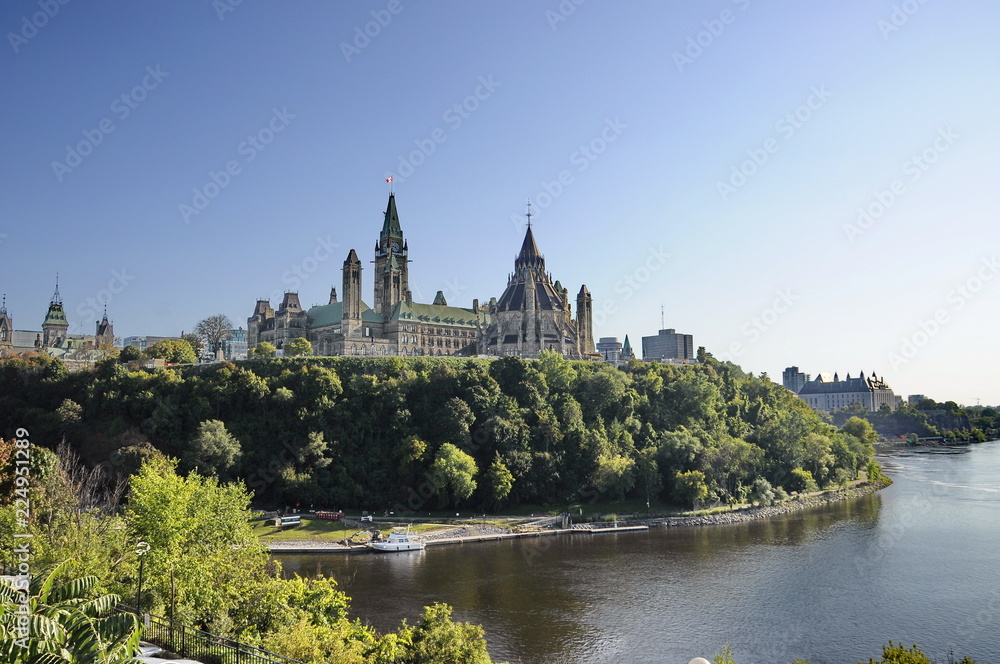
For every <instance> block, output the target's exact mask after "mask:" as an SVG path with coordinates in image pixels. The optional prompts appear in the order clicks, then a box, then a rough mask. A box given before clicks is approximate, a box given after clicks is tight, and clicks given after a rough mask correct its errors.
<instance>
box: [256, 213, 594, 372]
mask: <svg viewBox="0 0 1000 664" xmlns="http://www.w3.org/2000/svg"><path fill="white" fill-rule="evenodd" d="M528 222H529V223H528V229H527V231H526V232H525V235H524V241H523V243H522V244H521V251H520V253H519V254H518V256H517V258H516V259H515V261H514V271H513V272H512V273H511V274H510V275H509V277H508V280H507V288H506V289H505V290H504V292H503V294H502V295H501V296H500V297H499V298H491V299H490V300H489V302H488V303H485V304H483V305H482V306H480V303H479V301H478V300H473V301H472V303H471V304H472V307H471V308H468V309H466V308H463V307H455V306H451V305H449V304H448V303H447V302H446V301H445V297H444V294H443V293H442V292H441V291H438V293H437V296H436V297H435V298H434V302H432V303H431V304H422V303H418V302H414V301H413V294H412V293H411V291H410V286H409V263H410V260H409V245H408V243H407V241H406V238H405V237H404V236H403V231H402V228H401V227H400V224H399V215H398V213H397V212H396V199H395V196H394V195H393V194H390V195H389V203H388V205H387V206H386V209H385V221H384V223H383V224H382V230H381V232H380V233H379V237H378V242H377V243H376V245H375V261H374V270H373V275H374V282H375V283H374V286H375V292H374V294H373V298H372V306H371V307H369V306H368V305H367V304H365V302H364V301H363V300H362V299H361V290H362V283H361V272H362V270H361V260H360V259H359V258H358V254H357V253H356V252H355V251H354V249H351V250H350V252H348V254H347V259H346V260H345V261H344V267H343V275H342V277H343V278H342V287H341V294H340V298H338V296H337V289H336V288H333V289H331V291H330V301H329V302H328V303H327V304H323V305H319V306H314V307H311V308H309V309H303V308H302V305H301V303H300V301H299V296H298V293H294V292H288V293H285V295H284V297H283V298H282V301H281V303H280V305H279V306H278V309H277V310H275V309H274V308H273V307H272V306H271V303H270V301H268V300H258V301H257V304H256V306H255V307H254V311H253V315H252V316H250V318H248V319H247V345H248V346H249V347H250V348H253V347H254V346H256V345H257V344H258V343H259V342H261V341H267V342H269V343H271V344H273V345H274V346H275V347H276V348H278V349H282V348H284V346H285V344H287V343H288V342H289V341H291V340H292V339H295V338H297V337H305V338H306V339H308V340H309V342H310V343H311V344H312V347H313V352H314V353H315V354H316V355H364V356H371V355H376V356H378V355H383V356H384V355H433V356H464V357H475V356H494V357H495V356H502V355H517V356H520V357H525V358H537V357H538V354H539V352H541V351H542V350H553V351H557V352H559V353H561V354H562V355H563V356H564V357H566V358H568V359H599V358H600V355H597V354H596V352H595V347H594V337H593V331H592V318H593V303H592V301H591V296H590V292H589V291H588V290H587V287H586V286H582V287H581V288H580V291H579V293H578V294H577V296H576V317H575V318H574V317H573V315H572V311H571V306H570V301H569V291H568V290H567V289H566V288H564V287H563V286H562V284H561V283H560V282H559V281H555V282H553V281H552V277H551V275H550V274H549V273H547V272H546V271H545V258H544V257H543V256H542V254H541V252H539V250H538V245H537V244H536V243H535V236H534V233H533V232H532V230H531V223H530V222H531V216H530V214H529V216H528Z"/></svg>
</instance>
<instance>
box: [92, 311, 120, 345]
mask: <svg viewBox="0 0 1000 664" xmlns="http://www.w3.org/2000/svg"><path fill="white" fill-rule="evenodd" d="M104 344H107V345H109V346H114V345H115V328H114V326H113V325H112V324H111V322H110V321H108V305H106V304H105V305H104V318H102V319H101V320H100V321H99V322H98V323H97V332H96V333H95V334H94V345H95V346H96V347H97V348H100V347H101V346H103V345H104Z"/></svg>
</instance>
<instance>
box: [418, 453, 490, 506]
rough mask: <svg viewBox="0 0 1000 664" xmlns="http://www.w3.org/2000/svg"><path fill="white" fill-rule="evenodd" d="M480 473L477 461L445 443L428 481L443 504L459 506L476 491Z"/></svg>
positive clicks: (436, 458) (435, 458)
mask: <svg viewBox="0 0 1000 664" xmlns="http://www.w3.org/2000/svg"><path fill="white" fill-rule="evenodd" d="M478 472H479V469H478V468H477V467H476V460H475V459H473V458H472V457H471V456H469V455H468V454H466V453H465V452H463V451H462V450H460V449H458V448H457V447H455V446H454V445H452V444H451V443H445V444H444V445H442V446H441V449H439V450H438V453H437V456H435V457H434V463H433V464H432V465H431V469H430V473H428V475H427V480H428V483H429V484H430V486H431V488H432V489H433V490H434V492H435V493H436V494H437V495H438V497H439V498H440V499H441V501H442V503H443V504H445V505H447V504H448V503H449V502H450V503H452V504H458V503H461V502H462V501H463V500H466V499H467V498H468V497H469V496H471V495H472V492H473V491H475V490H476V480H475V477H476V474H477V473H478Z"/></svg>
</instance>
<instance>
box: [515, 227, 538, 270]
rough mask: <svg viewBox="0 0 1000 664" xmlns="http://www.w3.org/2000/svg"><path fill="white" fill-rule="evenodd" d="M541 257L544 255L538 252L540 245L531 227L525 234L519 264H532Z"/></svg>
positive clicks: (518, 257) (518, 258) (518, 259)
mask: <svg viewBox="0 0 1000 664" xmlns="http://www.w3.org/2000/svg"><path fill="white" fill-rule="evenodd" d="M541 257H542V254H541V252H539V251H538V244H537V243H536V242H535V234H534V233H532V232H531V226H528V230H527V232H526V233H525V234H524V242H522V243H521V253H519V254H518V255H517V261H518V262H519V263H523V262H530V261H535V260H538V259H539V258H541Z"/></svg>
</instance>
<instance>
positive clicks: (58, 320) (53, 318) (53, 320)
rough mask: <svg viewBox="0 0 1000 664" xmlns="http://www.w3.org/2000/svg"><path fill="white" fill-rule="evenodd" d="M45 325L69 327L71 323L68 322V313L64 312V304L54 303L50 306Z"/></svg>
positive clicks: (43, 324)
mask: <svg viewBox="0 0 1000 664" xmlns="http://www.w3.org/2000/svg"><path fill="white" fill-rule="evenodd" d="M45 325H55V326H57V327H69V322H68V321H67V320H66V312H65V311H63V306H62V304H58V303H56V302H53V303H52V304H50V305H49V311H48V313H46V314H45V322H44V323H42V326H43V327H44V326H45Z"/></svg>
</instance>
